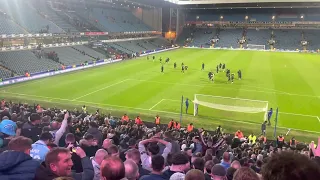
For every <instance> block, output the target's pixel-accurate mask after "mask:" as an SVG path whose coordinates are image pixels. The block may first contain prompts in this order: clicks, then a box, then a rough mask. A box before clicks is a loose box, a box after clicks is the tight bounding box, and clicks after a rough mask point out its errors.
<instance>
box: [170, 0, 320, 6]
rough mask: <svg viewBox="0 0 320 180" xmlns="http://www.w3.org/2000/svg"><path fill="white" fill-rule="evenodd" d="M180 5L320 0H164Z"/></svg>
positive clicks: (311, 0) (310, 0) (308, 0)
mask: <svg viewBox="0 0 320 180" xmlns="http://www.w3.org/2000/svg"><path fill="white" fill-rule="evenodd" d="M164 1H167V2H171V3H174V4H178V5H190V4H230V3H281V2H282V3H300V2H304V3H305V2H320V1H319V0H304V1H303V0H232V1H226V0H164Z"/></svg>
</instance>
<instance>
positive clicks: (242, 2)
mask: <svg viewBox="0 0 320 180" xmlns="http://www.w3.org/2000/svg"><path fill="white" fill-rule="evenodd" d="M113 2H124V3H134V4H136V5H140V6H141V7H143V6H152V7H171V8H184V9H230V8H231V9H232V8H233V9H235V8H239V9H242V8H245V9H249V8H319V7H320V0H305V1H302V0H230V1H226V0H113Z"/></svg>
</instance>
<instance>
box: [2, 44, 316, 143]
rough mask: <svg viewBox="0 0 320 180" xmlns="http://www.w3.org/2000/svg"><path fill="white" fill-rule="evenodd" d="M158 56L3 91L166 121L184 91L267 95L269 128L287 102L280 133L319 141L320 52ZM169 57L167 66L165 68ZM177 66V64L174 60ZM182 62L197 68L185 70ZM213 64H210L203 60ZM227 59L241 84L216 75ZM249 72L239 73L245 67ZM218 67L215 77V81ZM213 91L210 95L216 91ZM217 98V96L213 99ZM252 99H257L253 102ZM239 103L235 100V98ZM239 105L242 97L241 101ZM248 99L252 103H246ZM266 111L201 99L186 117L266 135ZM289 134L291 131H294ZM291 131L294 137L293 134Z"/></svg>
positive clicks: (48, 102) (24, 97)
mask: <svg viewBox="0 0 320 180" xmlns="http://www.w3.org/2000/svg"><path fill="white" fill-rule="evenodd" d="M155 57H156V59H155V60H154V61H153V60H152V58H151V56H150V58H149V60H147V58H146V57H141V58H138V59H133V60H126V61H122V62H118V63H114V64H109V65H105V66H99V67H95V68H90V69H86V70H81V71H77V72H72V73H66V74H63V75H57V76H53V77H49V78H44V79H38V80H34V81H29V82H24V83H19V84H14V85H10V86H5V87H2V88H0V94H1V95H0V98H6V99H7V100H9V99H12V100H19V101H21V102H28V103H40V104H41V105H42V106H57V107H63V108H70V109H71V108H72V109H74V108H75V107H77V109H79V110H80V109H81V106H83V105H86V106H88V108H90V109H91V110H92V111H93V110H95V109H97V108H99V109H101V110H104V112H105V113H111V114H113V115H115V116H120V115H122V114H123V113H127V114H128V115H129V117H130V118H131V119H134V116H136V115H140V116H141V117H142V119H143V120H144V121H152V122H153V121H154V119H153V117H154V116H155V115H157V114H159V115H160V116H161V117H162V123H167V122H168V121H169V120H170V119H171V118H173V119H175V120H177V121H178V120H179V119H180V110H181V108H180V107H181V97H182V96H183V97H184V98H189V99H190V100H191V101H192V100H193V99H194V95H195V94H203V95H211V96H221V97H230V98H241V99H250V100H256V101H267V102H268V108H270V107H272V108H273V109H274V113H273V118H272V121H271V122H272V125H271V126H268V127H267V134H268V137H269V138H273V129H274V117H275V109H276V108H279V117H278V128H277V133H278V134H280V133H283V134H286V133H287V132H288V129H290V132H289V135H288V136H290V137H292V136H296V139H297V140H298V141H299V140H300V141H309V140H315V139H316V138H317V136H318V135H319V134H320V133H319V132H320V131H319V129H320V111H319V110H320V75H319V74H320V56H319V55H316V54H303V53H280V52H258V51H233V50H208V49H178V50H173V51H167V52H163V53H159V54H155ZM160 57H162V59H163V61H164V60H165V59H166V58H167V57H169V58H170V62H169V63H167V64H164V73H161V72H160V69H161V64H160V62H159V58H160ZM174 62H176V63H177V68H176V69H174V68H173V63H174ZM181 63H184V64H185V65H187V66H188V67H189V69H188V70H187V71H185V73H182V72H181ZM202 63H205V70H204V71H202V70H201V64H202ZM219 63H225V64H226V68H228V69H231V73H234V74H235V81H234V83H233V84H231V83H229V82H227V78H226V75H225V73H224V72H219V73H218V74H216V72H215V71H216V66H217V65H218V64H219ZM239 69H240V70H241V71H242V80H238V78H237V71H238V70H239ZM210 70H212V71H213V72H214V73H215V74H216V75H215V82H214V83H212V82H211V81H209V80H208V72H209V71H210ZM208 97H209V96H208ZM209 99H210V98H209ZM247 102H248V103H250V102H251V101H247ZM230 105H232V101H230ZM238 105H239V104H238ZM244 105H246V104H244ZM263 120H264V113H256V114H253V113H241V112H231V111H222V110H215V109H211V108H207V107H202V106H199V115H198V116H193V103H190V107H189V112H188V114H185V109H183V115H182V124H183V125H186V124H188V123H190V122H192V123H194V124H195V127H196V128H200V127H203V128H205V129H210V130H214V129H216V127H217V126H218V125H221V126H222V127H223V129H224V130H225V131H226V132H230V133H233V132H235V131H236V130H237V129H241V130H242V131H243V132H244V133H247V134H248V133H251V132H253V133H255V134H257V135H259V134H260V132H261V131H260V127H261V123H262V122H263ZM288 138H289V137H288ZM288 138H287V140H288Z"/></svg>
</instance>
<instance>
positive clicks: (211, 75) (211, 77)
mask: <svg viewBox="0 0 320 180" xmlns="http://www.w3.org/2000/svg"><path fill="white" fill-rule="evenodd" d="M225 69H226V64H224V63H223V64H221V63H220V64H219V65H217V67H216V72H217V74H218V73H219V72H220V71H222V72H226V77H227V79H228V82H231V83H233V82H234V73H231V71H230V69H226V70H225ZM201 70H204V63H202V68H201ZM214 76H215V75H214V73H213V72H212V71H209V73H208V78H209V80H210V81H212V82H214ZM241 78H242V72H241V70H238V79H239V80H241Z"/></svg>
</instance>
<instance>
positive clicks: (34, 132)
mask: <svg viewBox="0 0 320 180" xmlns="http://www.w3.org/2000/svg"><path fill="white" fill-rule="evenodd" d="M41 133H42V129H41V127H40V126H35V125H33V124H31V123H30V122H26V123H24V124H23V126H22V128H21V136H24V137H27V138H30V139H31V140H32V141H33V142H36V141H38V140H39V136H40V134H41Z"/></svg>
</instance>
